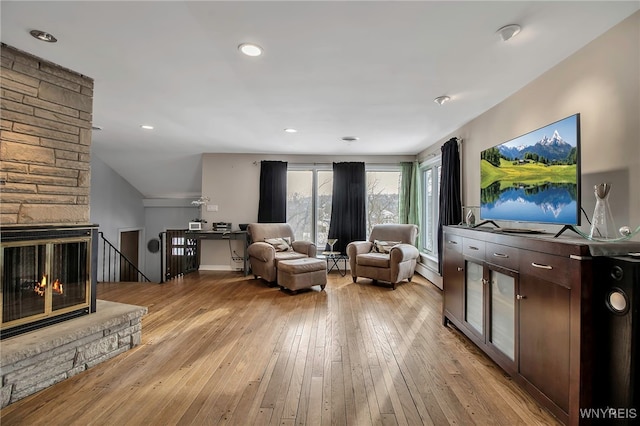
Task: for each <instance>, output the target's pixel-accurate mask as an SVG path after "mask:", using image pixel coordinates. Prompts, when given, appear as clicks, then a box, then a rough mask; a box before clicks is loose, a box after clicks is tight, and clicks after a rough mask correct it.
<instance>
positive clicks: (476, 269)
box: [465, 262, 484, 334]
mask: <svg viewBox="0 0 640 426" xmlns="http://www.w3.org/2000/svg"><path fill="white" fill-rule="evenodd" d="M482 273H483V267H482V265H478V264H477V263H473V262H467V267H466V276H465V278H466V279H465V302H466V303H465V319H466V321H467V323H468V324H469V325H470V326H471V327H472V328H473V329H474V330H476V331H477V332H478V333H480V334H482V333H483V324H482V317H483V312H484V309H483V307H484V296H483V294H484V289H483V284H482V278H483V276H482Z"/></svg>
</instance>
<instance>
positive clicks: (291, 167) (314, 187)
mask: <svg viewBox="0 0 640 426" xmlns="http://www.w3.org/2000/svg"><path fill="white" fill-rule="evenodd" d="M290 171H296V172H301V171H302V172H308V171H310V172H311V176H312V177H311V212H312V216H313V217H312V218H311V219H312V220H311V233H312V234H313V241H312V242H313V243H314V244H315V245H316V246H317V245H318V211H317V209H318V198H319V196H320V195H319V194H318V172H319V171H323V172H327V171H328V172H332V173H333V166H332V164H302V163H301V164H288V165H287V173H289V172H290ZM287 196H288V189H287ZM287 207H288V206H287ZM287 214H288V211H287ZM294 231H295V230H294Z"/></svg>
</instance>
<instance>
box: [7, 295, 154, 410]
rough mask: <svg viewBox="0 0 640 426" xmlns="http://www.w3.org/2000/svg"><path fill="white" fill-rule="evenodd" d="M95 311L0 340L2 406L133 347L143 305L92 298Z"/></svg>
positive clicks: (138, 335)
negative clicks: (94, 300) (0, 352)
mask: <svg viewBox="0 0 640 426" xmlns="http://www.w3.org/2000/svg"><path fill="white" fill-rule="evenodd" d="M97 305H98V306H97V312H96V313H94V314H91V315H85V316H82V317H79V318H75V319H72V320H69V321H65V322H62V323H59V324H55V325H51V326H49V327H46V328H42V329H40V330H36V331H32V332H30V333H26V334H22V335H19V336H16V337H12V338H9V339H5V340H3V341H2V355H1V362H0V375H1V376H2V388H0V389H1V392H2V407H5V406H7V405H9V404H11V403H13V402H16V401H18V400H20V399H22V398H24V397H26V396H29V395H31V394H34V393H36V392H38V391H40V390H42V389H45V388H47V387H49V386H51V385H53V384H55V383H58V382H60V381H62V380H64V379H67V378H69V377H71V376H74V375H76V374H78V373H81V372H82V371H85V370H87V369H89V368H91V367H93V366H94V365H97V364H100V363H101V362H104V361H106V360H108V359H109V358H113V357H114V356H116V355H119V354H121V353H123V352H126V351H128V350H129V349H131V348H133V347H134V346H137V345H139V344H140V342H141V337H142V323H141V321H142V316H143V315H145V314H146V313H147V308H145V307H142V306H134V305H126V304H123V303H116V302H108V301H105V300H98V301H97Z"/></svg>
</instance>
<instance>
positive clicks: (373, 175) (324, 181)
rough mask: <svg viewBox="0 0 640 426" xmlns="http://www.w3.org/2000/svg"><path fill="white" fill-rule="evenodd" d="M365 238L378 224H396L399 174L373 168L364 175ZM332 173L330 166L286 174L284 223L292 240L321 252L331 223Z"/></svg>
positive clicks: (388, 168)
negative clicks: (304, 242)
mask: <svg viewBox="0 0 640 426" xmlns="http://www.w3.org/2000/svg"><path fill="white" fill-rule="evenodd" d="M366 177H367V236H368V235H370V233H371V228H373V226H374V225H377V224H379V223H398V216H399V209H400V184H401V181H402V171H401V170H400V168H399V167H398V166H375V167H372V168H371V169H367V171H366ZM332 195H333V170H332V168H331V165H330V164H327V165H317V166H304V165H290V166H289V169H288V171H287V222H288V223H289V224H290V225H291V227H292V228H293V232H294V235H295V237H296V240H307V241H313V242H315V243H316V246H317V247H318V248H321V249H322V250H324V247H325V245H326V243H327V237H328V235H329V225H330V222H331V197H332Z"/></svg>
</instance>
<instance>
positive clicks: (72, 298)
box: [0, 238, 91, 329]
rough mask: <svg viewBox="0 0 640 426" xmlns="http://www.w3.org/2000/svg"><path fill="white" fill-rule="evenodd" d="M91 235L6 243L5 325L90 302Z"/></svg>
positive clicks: (3, 295) (39, 317) (55, 313)
mask: <svg viewBox="0 0 640 426" xmlns="http://www.w3.org/2000/svg"><path fill="white" fill-rule="evenodd" d="M90 242H91V239H90V238H73V239H64V240H56V241H28V242H19V243H7V244H4V243H3V244H2V252H1V253H2V255H1V258H0V262H1V263H2V267H1V270H2V328H3V329H4V328H6V327H12V326H14V325H20V324H25V323H28V322H33V321H38V320H40V319H43V318H47V317H52V316H56V315H59V314H63V313H67V312H71V311H74V310H77V309H82V308H85V307H87V306H89V304H90V291H91V290H90V288H91V287H90V273H89V271H90V250H89V248H90V245H91V244H90Z"/></svg>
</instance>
